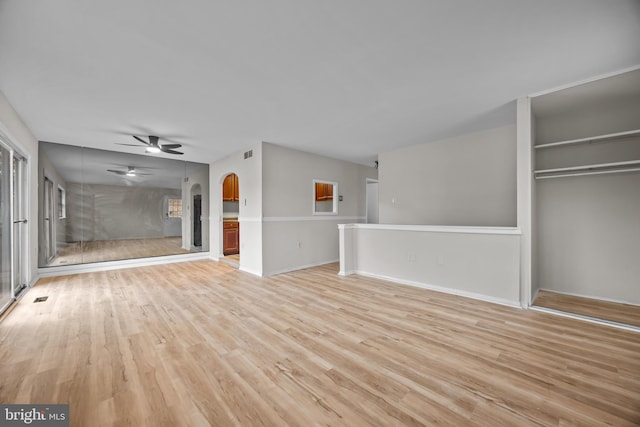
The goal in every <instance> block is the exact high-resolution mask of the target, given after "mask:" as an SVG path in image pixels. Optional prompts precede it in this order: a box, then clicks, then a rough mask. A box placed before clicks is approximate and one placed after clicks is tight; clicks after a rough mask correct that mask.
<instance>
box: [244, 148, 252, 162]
mask: <svg viewBox="0 0 640 427" xmlns="http://www.w3.org/2000/svg"><path fill="white" fill-rule="evenodd" d="M251 157H253V150H249V151H245V152H244V159H245V160H247V159H249V158H251Z"/></svg>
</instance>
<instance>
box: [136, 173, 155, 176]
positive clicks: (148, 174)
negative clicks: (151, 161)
mask: <svg viewBox="0 0 640 427" xmlns="http://www.w3.org/2000/svg"><path fill="white" fill-rule="evenodd" d="M136 175H147V176H151V175H153V174H152V173H140V172H136Z"/></svg>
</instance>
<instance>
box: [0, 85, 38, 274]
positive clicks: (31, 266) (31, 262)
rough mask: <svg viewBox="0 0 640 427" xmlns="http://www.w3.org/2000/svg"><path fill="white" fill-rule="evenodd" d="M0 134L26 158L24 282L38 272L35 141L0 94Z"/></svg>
mask: <svg viewBox="0 0 640 427" xmlns="http://www.w3.org/2000/svg"><path fill="white" fill-rule="evenodd" d="M0 132H2V133H3V134H5V136H6V137H7V138H8V139H9V142H10V143H11V145H13V146H14V148H17V149H18V151H19V152H20V153H21V154H23V155H24V156H26V158H27V162H28V163H27V168H28V170H27V174H28V187H29V188H27V192H26V194H27V198H28V202H27V203H28V209H29V213H28V218H27V219H28V222H27V227H28V233H29V237H28V247H29V248H28V254H29V256H28V257H27V258H28V259H27V260H26V263H27V267H28V271H27V281H28V282H31V281H33V280H35V278H36V277H37V271H38V262H37V260H38V191H37V189H38V140H37V139H36V138H35V136H34V135H33V134H32V133H31V131H30V130H29V128H28V127H27V126H26V125H25V123H24V122H23V121H22V119H21V118H20V116H18V114H17V113H16V111H15V110H14V109H13V107H11V104H9V101H8V100H7V98H6V97H5V96H4V94H3V93H2V92H0Z"/></svg>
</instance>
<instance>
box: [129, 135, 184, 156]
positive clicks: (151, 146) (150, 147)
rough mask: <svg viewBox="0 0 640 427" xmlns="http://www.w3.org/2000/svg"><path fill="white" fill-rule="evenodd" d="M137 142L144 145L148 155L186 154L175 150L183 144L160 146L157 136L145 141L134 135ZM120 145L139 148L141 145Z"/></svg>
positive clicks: (151, 136)
mask: <svg viewBox="0 0 640 427" xmlns="http://www.w3.org/2000/svg"><path fill="white" fill-rule="evenodd" d="M132 136H133V137H134V138H135V139H136V141H139V142H141V143H142V144H143V146H144V147H145V152H146V153H150V154H154V153H160V152H162V153H167V154H180V155H182V154H184V153H181V152H180V151H176V150H174V148H180V147H182V144H160V143H159V142H158V141H159V140H160V138H159V137H157V136H155V135H149V136H148V138H149V140H148V141H145V140H144V139H142V138H140V137H139V136H136V135H132ZM117 144H118V145H127V146H129V147H139V145H137V144H120V143H117Z"/></svg>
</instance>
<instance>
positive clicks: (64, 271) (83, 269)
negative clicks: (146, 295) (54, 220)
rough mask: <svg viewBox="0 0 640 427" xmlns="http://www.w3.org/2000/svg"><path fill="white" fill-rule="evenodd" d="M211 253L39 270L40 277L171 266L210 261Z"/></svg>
mask: <svg viewBox="0 0 640 427" xmlns="http://www.w3.org/2000/svg"><path fill="white" fill-rule="evenodd" d="M209 259H211V255H210V254H209V252H200V253H195V254H184V255H168V256H159V257H153V258H136V259H128V260H120V261H105V262H93V263H88V264H76V265H69V266H56V267H43V268H38V276H39V277H55V276H66V275H69V274H78V273H93V272H96V271H108V270H119V269H122V268H135V267H148V266H151V265H159V264H171V263H176V262H188V261H198V260H209Z"/></svg>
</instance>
